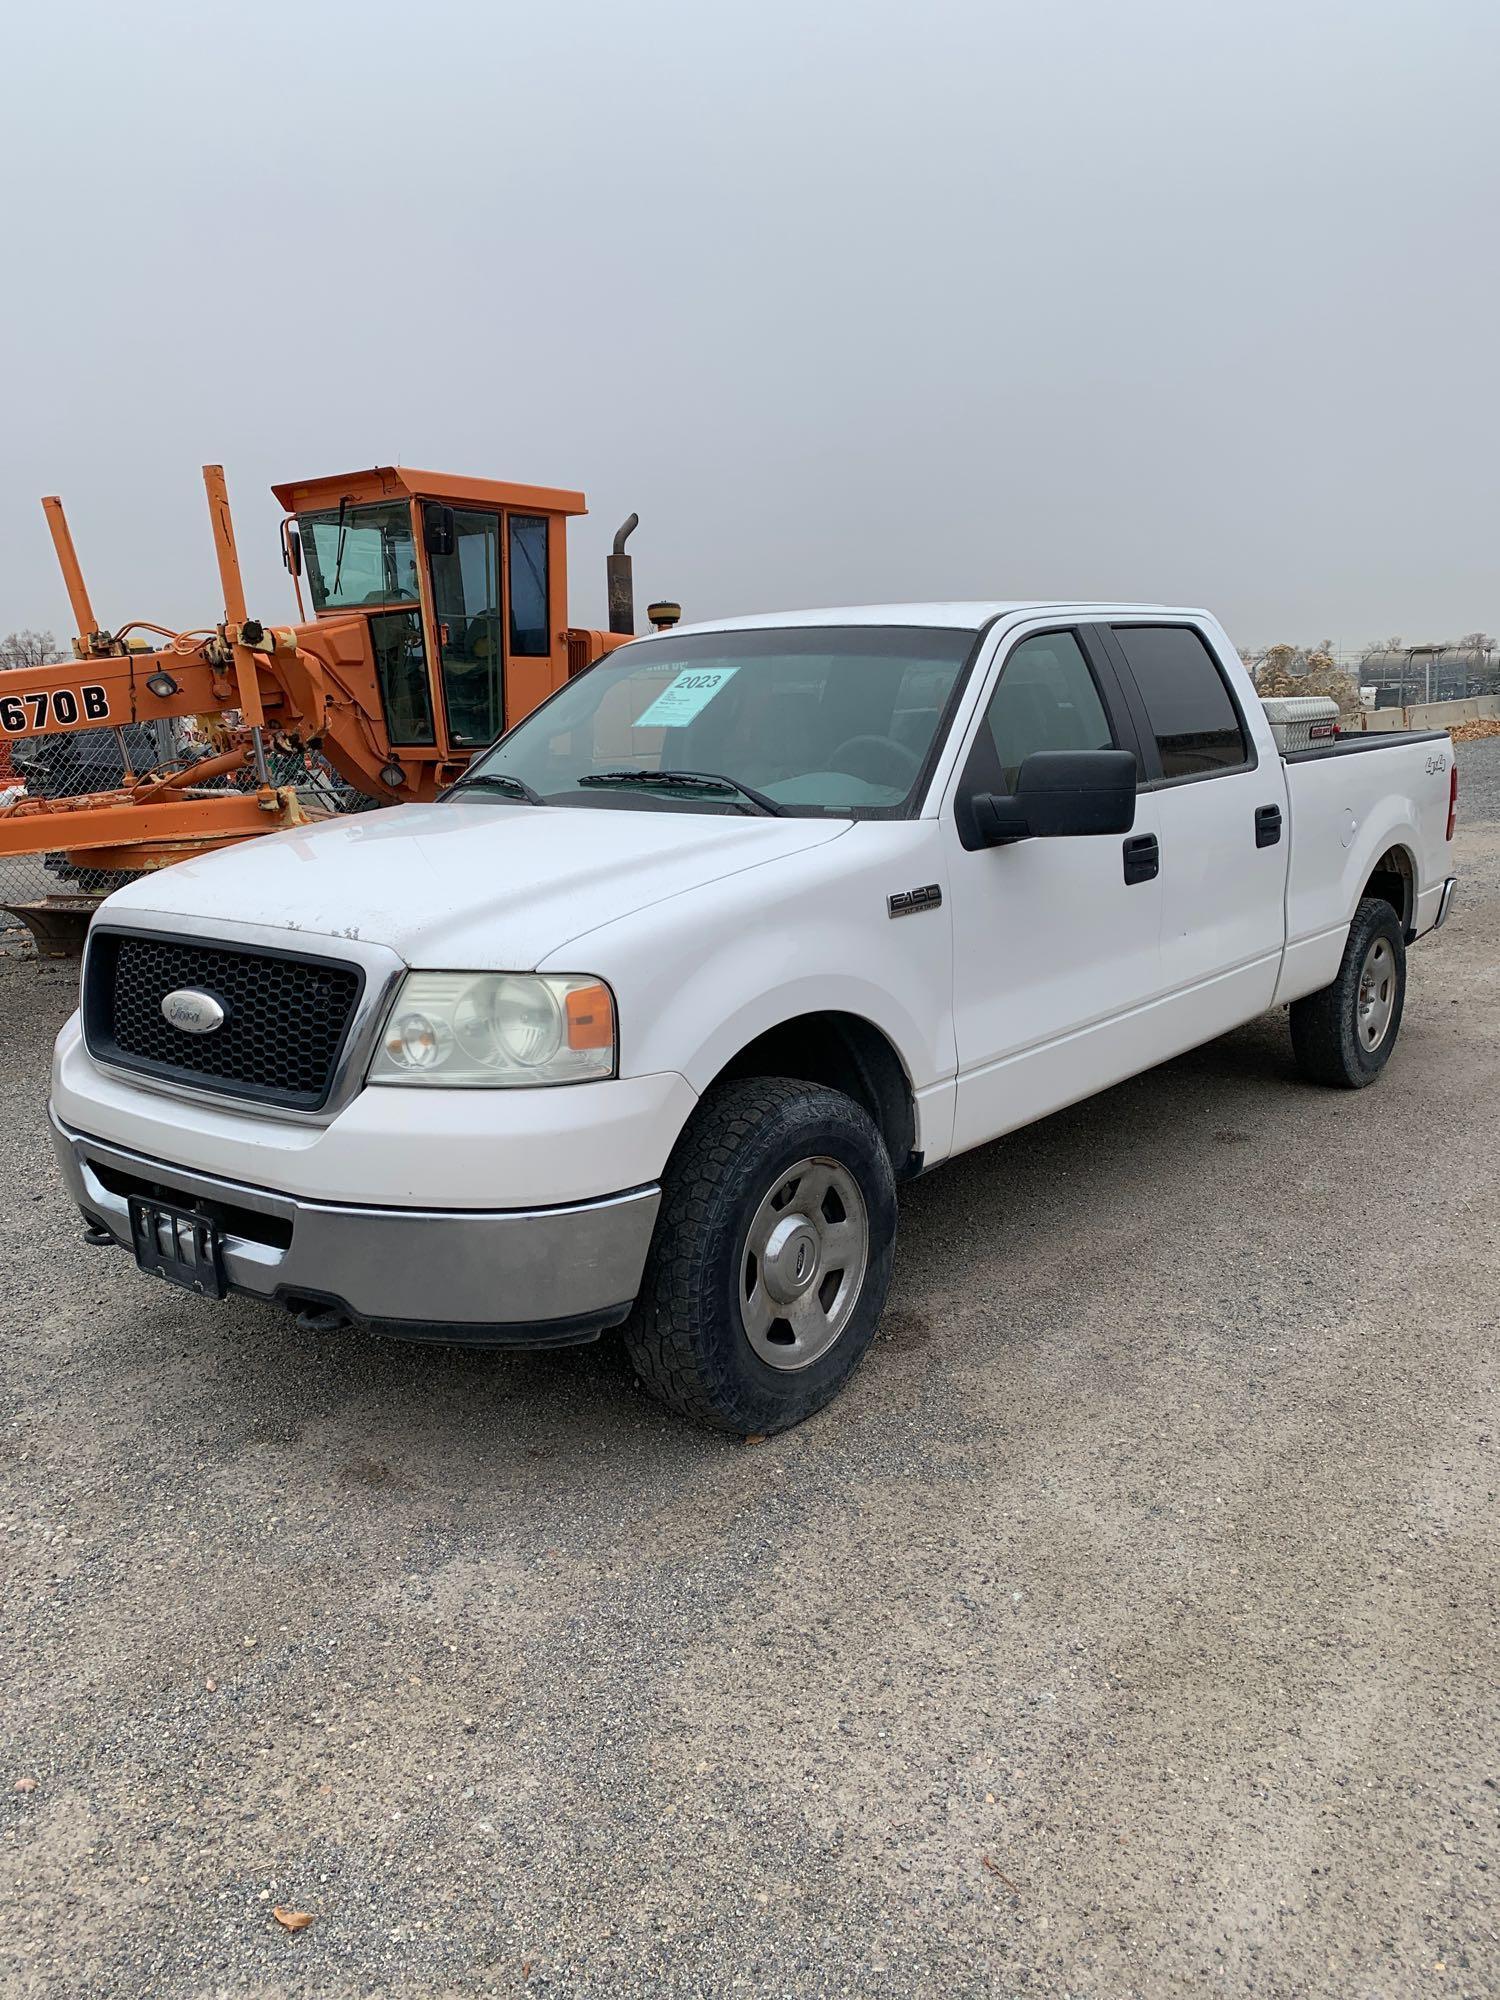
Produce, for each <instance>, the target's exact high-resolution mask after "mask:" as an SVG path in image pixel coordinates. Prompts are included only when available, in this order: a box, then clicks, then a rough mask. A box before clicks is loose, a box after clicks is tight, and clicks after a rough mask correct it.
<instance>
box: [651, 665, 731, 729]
mask: <svg viewBox="0 0 1500 2000" xmlns="http://www.w3.org/2000/svg"><path fill="white" fill-rule="evenodd" d="M738 672H739V668H738V667H685V668H684V669H683V671H682V672H681V673H680V674H679V675H678V676H677V678H676V679H675V680H674V681H670V682H668V684H667V686H666V687H664V688H663V689H662V691H661V693H660V694H659V695H658V696H657V697H656V699H655V701H653V702H652V703H651V705H650V706H649V708H647V709H645V710H644V711H643V713H641V714H640V715H638V716H637V717H636V719H635V727H636V728H637V729H677V728H680V727H681V725H682V724H683V723H684V722H691V721H692V719H693V717H694V716H695V715H697V714H699V713H700V712H701V711H702V710H703V709H705V708H707V706H708V704H709V703H710V702H711V701H712V700H713V698H714V696H715V695H716V694H717V693H718V692H719V689H720V688H721V687H723V685H724V683H725V682H726V681H729V680H732V679H733V678H734V676H735V675H736V674H737V673H738Z"/></svg>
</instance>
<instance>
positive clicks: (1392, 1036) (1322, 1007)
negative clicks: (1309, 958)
mask: <svg viewBox="0 0 1500 2000" xmlns="http://www.w3.org/2000/svg"><path fill="white" fill-rule="evenodd" d="M1405 1004H1406V941H1405V939H1404V938H1403V936H1402V934H1401V920H1400V918H1399V917H1398V916H1397V915H1396V912H1395V911H1394V910H1393V909H1392V908H1391V906H1390V904H1389V903H1387V902H1385V901H1383V900H1382V899H1381V898H1379V897H1376V896H1366V897H1365V899H1364V901H1363V902H1362V903H1361V904H1360V906H1359V908H1358V909H1357V910H1356V911H1355V913H1354V922H1353V923H1352V924H1351V925H1350V926H1349V937H1348V941H1347V942H1346V944H1345V946H1344V956H1343V959H1342V961H1341V962H1340V964H1339V969H1338V974H1337V976H1336V977H1335V978H1334V979H1333V980H1332V982H1331V983H1330V984H1329V985H1327V986H1325V987H1324V988H1323V990H1322V991H1321V992H1320V993H1309V994H1308V995H1307V997H1306V998H1305V999H1303V1000H1294V1001H1293V1002H1292V1005H1291V1009H1290V1012H1291V1027H1292V1053H1293V1054H1294V1055H1295V1056H1296V1058H1297V1064H1298V1067H1299V1068H1300V1069H1301V1071H1302V1073H1303V1075H1304V1076H1307V1077H1310V1078H1311V1079H1312V1081H1313V1082H1314V1083H1326V1084H1331V1085H1332V1086H1333V1087H1334V1088H1335V1089H1340V1090H1362V1089H1363V1088H1364V1086H1365V1085H1366V1084H1368V1083H1373V1082H1374V1081H1375V1079H1376V1077H1377V1076H1379V1074H1380V1072H1381V1071H1382V1070H1383V1069H1384V1068H1385V1066H1386V1064H1387V1063H1388V1062H1389V1061H1390V1059H1391V1051H1392V1049H1394V1048H1395V1046H1396V1037H1397V1035H1399V1034H1400V1032H1401V1015H1402V1011H1403V1009H1404V1007H1405Z"/></svg>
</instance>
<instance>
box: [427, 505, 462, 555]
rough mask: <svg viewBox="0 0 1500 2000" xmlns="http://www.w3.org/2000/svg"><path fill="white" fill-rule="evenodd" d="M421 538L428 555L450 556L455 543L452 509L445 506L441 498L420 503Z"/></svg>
mask: <svg viewBox="0 0 1500 2000" xmlns="http://www.w3.org/2000/svg"><path fill="white" fill-rule="evenodd" d="M422 539H423V541H424V542H426V544H427V553H428V555H430V556H451V555H452V553H453V551H454V548H455V547H456V545H457V539H458V538H457V534H456V531H455V529H454V526H453V509H452V508H451V507H445V506H444V505H443V503H442V501H441V500H424V501H423V503H422Z"/></svg>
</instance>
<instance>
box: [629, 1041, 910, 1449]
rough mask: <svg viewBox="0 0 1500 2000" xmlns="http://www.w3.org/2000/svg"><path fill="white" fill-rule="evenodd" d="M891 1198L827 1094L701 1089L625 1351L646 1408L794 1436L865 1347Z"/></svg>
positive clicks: (668, 1179) (851, 1113) (868, 1138)
mask: <svg viewBox="0 0 1500 2000" xmlns="http://www.w3.org/2000/svg"><path fill="white" fill-rule="evenodd" d="M895 1242H896V1187H895V1176H894V1175H893V1173H892V1171H891V1162H890V1157H889V1155H888V1154H887V1152H886V1149H885V1145H884V1142H883V1141H882V1139H881V1137H880V1134H879V1132H878V1131H877V1130H876V1128H875V1125H874V1123H873V1121H872V1120H871V1119H870V1117H869V1116H868V1114H867V1113H866V1112H864V1111H863V1110H861V1108H860V1107H859V1105H857V1104H856V1103H854V1101H853V1100H852V1099H851V1098H848V1097H845V1096H844V1095H843V1094H842V1093H841V1092H840V1091H836V1090H829V1089H826V1088H825V1087H824V1086H823V1085H821V1084H812V1083H799V1082H796V1081H795V1080H793V1079H791V1078H788V1077H746V1078H744V1079H742V1080H740V1081H738V1082H734V1083H726V1084H721V1085H719V1086H718V1087H717V1088H716V1089H714V1090H712V1091H710V1092H709V1093H708V1095H707V1096H706V1097H705V1098H704V1100H703V1102H702V1104H701V1105H700V1106H699V1108H698V1110H697V1111H696V1112H695V1114H694V1116H693V1119H692V1122H691V1123H690V1124H689V1126H688V1128H687V1130H686V1132H684V1134H683V1136H682V1138H681V1140H680V1141H679V1143H678V1146H677V1150H676V1151H675V1152H674V1154H673V1155H672V1159H671V1162H670V1164H669V1165H668V1168H667V1172H666V1174H665V1175H664V1176H663V1185H662V1205H661V1213H660V1215H659V1216H658V1218H657V1225H656V1234H655V1237H654V1239H653V1241H652V1246H651V1255H650V1257H649V1259H648V1261H647V1265H646V1274H645V1279H644V1282H643V1284H642V1287H641V1293H640V1297H639V1299H638V1300H637V1301H636V1307H635V1311H634V1312H633V1313H632V1315H631V1317H630V1320H629V1322H628V1323H627V1325H626V1327H625V1339H626V1344H627V1346H628V1347H629V1350H630V1355H631V1359H632V1360H633V1361H634V1363H635V1366H636V1369H637V1371H638V1373H639V1374H640V1377H641V1380H642V1381H643V1382H644V1383H645V1385H646V1387H647V1388H648V1389H649V1390H650V1391H651V1393H652V1395H654V1396H655V1397H657V1399H658V1400H659V1401H661V1402H663V1403H666V1404H667V1405H668V1406H669V1407H670V1408H672V1409H675V1410H680V1411H681V1412H682V1413H683V1414H684V1415H685V1416H689V1417H693V1418H695V1419H696V1420H697V1421H698V1422H700V1423H703V1424H707V1425H709V1426H711V1427H712V1428H714V1429H716V1430H725V1431H732V1432H736V1433H738V1434H739V1435H740V1436H742V1437H749V1436H754V1435H766V1434H769V1433H770V1432H772V1431H780V1430H786V1429H788V1428H789V1427H790V1426H791V1425H792V1424H798V1423H801V1422H802V1420H803V1418H804V1417H809V1416H811V1415H812V1413H813V1412H814V1410H818V1409H821V1408H822V1406H823V1405H824V1404H825V1403H826V1402H828V1401H829V1399H830V1398H831V1397H832V1396H834V1395H835V1394H836V1393H837V1391H838V1390H839V1389H840V1388H841V1387H842V1386H843V1384H844V1382H845V1381H846V1380H847V1378H848V1377H849V1375H850V1374H851V1373H852V1372H853V1370H854V1368H855V1366H856V1364H857V1363H858V1361H859V1359H860V1357H861V1356H862V1355H863V1353H864V1351H865V1349H866V1348H867V1347H868V1346H869V1344H870V1341H871V1340H872V1339H873V1337H874V1333H875V1328H876V1324H877V1322H878V1321H879V1318H880V1312H881V1308H882V1307H883V1305H884V1304H885V1295H886V1289H887V1287H888V1285H889V1283H890V1274H891V1259H892V1256H893V1254H894V1250H895Z"/></svg>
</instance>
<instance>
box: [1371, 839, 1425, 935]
mask: <svg viewBox="0 0 1500 2000" xmlns="http://www.w3.org/2000/svg"><path fill="white" fill-rule="evenodd" d="M1360 895H1361V899H1363V898H1364V897H1365V896H1378V897H1379V898H1380V899H1381V901H1382V902H1386V903H1389V904H1390V906H1391V908H1392V909H1393V910H1394V911H1395V912H1396V915H1397V917H1398V918H1399V919H1400V922H1401V929H1402V932H1403V933H1404V934H1405V936H1406V939H1407V942H1408V943H1410V942H1411V928H1412V924H1413V923H1414V921H1415V918H1416V895H1417V885H1416V871H1415V869H1414V868H1413V867H1412V860H1411V856H1410V855H1409V854H1408V853H1407V851H1406V849H1405V848H1404V847H1388V848H1387V849H1386V851H1385V853H1384V854H1382V855H1381V857H1380V859H1379V860H1378V861H1377V862H1376V863H1375V866H1374V868H1373V869H1372V870H1371V871H1370V879H1369V881H1368V882H1366V884H1365V886H1364V888H1363V889H1362V890H1361V892H1360Z"/></svg>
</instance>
